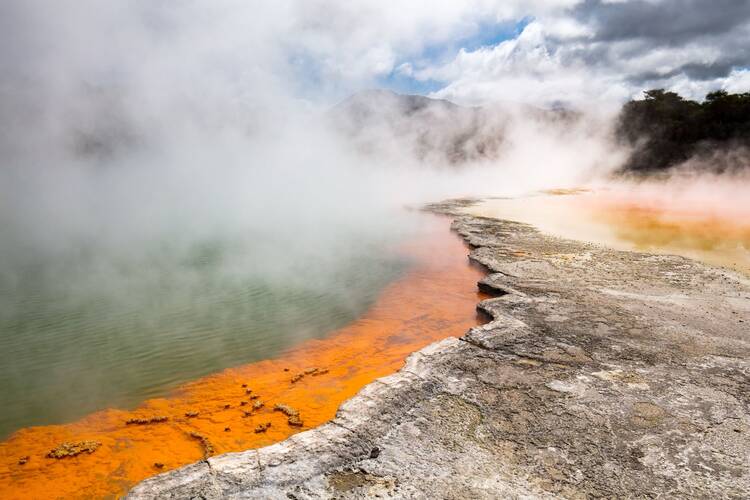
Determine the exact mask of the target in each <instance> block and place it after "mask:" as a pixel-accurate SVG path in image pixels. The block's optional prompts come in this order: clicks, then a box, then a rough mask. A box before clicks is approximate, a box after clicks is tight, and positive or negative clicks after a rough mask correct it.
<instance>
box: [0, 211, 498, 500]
mask: <svg viewBox="0 0 750 500" xmlns="http://www.w3.org/2000/svg"><path fill="white" fill-rule="evenodd" d="M447 224H448V222H447V221H446V220H441V222H440V224H439V227H438V228H436V229H435V230H434V231H431V232H430V233H429V236H427V237H426V238H419V240H418V241H413V242H411V243H410V244H408V245H404V246H403V247H401V249H400V250H399V251H402V252H405V253H406V254H407V255H408V256H410V257H411V258H412V259H413V260H414V265H413V266H412V267H411V268H410V270H409V271H408V272H407V273H406V274H405V275H404V276H403V277H402V278H400V279H399V280H397V281H396V282H394V283H392V284H390V285H389V286H388V287H386V289H385V290H384V291H383V293H382V294H381V296H380V297H379V299H378V300H377V302H376V303H375V304H374V305H373V306H372V307H371V308H370V309H369V310H368V311H367V312H366V313H365V314H364V316H363V317H361V318H360V319H359V320H357V321H355V322H354V323H352V324H350V325H349V326H347V327H345V328H342V329H341V330H338V331H336V332H332V333H331V334H330V335H329V336H327V337H326V338H325V339H321V340H311V341H307V342H305V343H303V344H301V345H299V346H297V347H296V348H294V349H293V350H290V351H289V352H287V353H285V354H284V355H282V356H281V357H279V358H277V359H270V360H267V361H261V362H258V363H253V364H250V365H246V366H240V367H237V368H232V369H227V370H224V371H222V372H220V373H217V374H215V375H212V376H209V377H205V378H202V379H199V380H196V381H194V382H190V383H188V384H185V385H184V386H182V387H181V388H180V389H179V390H177V391H175V392H174V393H173V394H171V395H170V396H169V397H166V398H161V399H152V400H149V401H145V402H144V403H143V404H142V405H141V406H139V407H138V408H136V409H135V410H132V411H125V410H119V409H107V410H103V411H99V412H97V413H94V414H91V415H89V416H87V417H86V418H83V419H81V420H79V421H77V422H73V423H69V424H65V425H50V426H43V427H32V428H26V429H21V430H19V431H17V432H15V433H14V434H13V435H11V436H10V437H9V438H8V439H7V440H6V441H4V442H3V443H0V498H2V499H4V500H7V499H15V498H19V499H20V498H24V499H28V498H101V497H110V498H112V497H117V496H119V495H122V494H123V493H125V492H126V491H127V490H128V489H129V488H130V487H132V486H133V485H134V484H135V483H137V482H138V481H141V480H142V479H145V478H147V477H149V476H153V475H155V474H159V473H161V472H164V471H167V470H170V469H174V468H176V467H180V466H181V465H185V464H188V463H191V462H194V461H196V460H200V459H202V458H203V457H204V456H207V455H213V454H219V453H226V452H230V451H240V450H246V449H249V448H257V447H261V446H266V445H269V444H272V443H275V442H278V441H281V440H283V439H285V438H287V437H289V436H291V435H292V434H295V433H297V432H301V431H304V430H306V429H310V428H311V427H315V426H318V425H320V424H322V423H324V422H326V421H328V420H330V419H331V418H333V416H334V414H335V412H336V409H337V408H338V406H339V405H340V404H341V403H342V402H343V401H345V400H346V399H348V398H350V397H352V396H353V395H355V394H356V393H357V392H358V391H359V390H360V389H361V388H362V387H363V386H365V385H366V384H368V383H370V382H372V381H373V380H375V379H377V378H379V377H382V376H384V375H387V374H390V373H393V372H395V371H397V370H398V369H399V368H400V367H401V366H402V365H403V362H404V359H405V358H406V357H407V356H408V355H409V354H410V353H412V352H414V351H416V350H418V349H420V348H422V347H424V346H426V345H428V344H430V343H432V342H435V341H437V340H440V339H443V338H446V337H449V336H460V335H462V334H463V333H465V332H466V330H467V329H468V328H470V327H471V326H474V325H476V324H477V322H478V319H477V316H476V313H475V306H476V303H477V301H478V300H481V299H482V298H483V297H482V295H481V294H479V293H478V292H477V288H476V281H477V280H478V279H479V278H480V277H481V275H482V272H481V270H479V269H477V268H475V267H472V266H471V265H470V264H469V263H468V260H467V250H466V247H465V246H464V245H463V244H462V242H461V241H460V239H459V238H458V237H457V236H456V235H454V234H451V233H450V232H449V231H448V227H447ZM136 368H137V367H134V369H136ZM53 450H57V451H56V452H53Z"/></svg>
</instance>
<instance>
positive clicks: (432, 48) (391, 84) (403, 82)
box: [377, 16, 533, 95]
mask: <svg viewBox="0 0 750 500" xmlns="http://www.w3.org/2000/svg"><path fill="white" fill-rule="evenodd" d="M532 21H533V17H531V16H527V17H524V18H522V19H519V20H517V21H514V22H505V23H483V24H480V25H479V26H478V28H477V30H476V32H475V33H473V34H472V35H469V36H466V37H462V38H457V39H455V40H446V41H444V42H442V43H439V44H433V45H428V46H426V47H425V48H424V50H422V52H421V53H419V54H417V55H415V56H414V57H412V58H409V59H405V60H402V61H399V62H398V63H397V64H396V68H398V67H399V66H400V65H401V64H404V63H410V64H412V65H413V66H414V67H417V68H418V67H420V66H424V65H429V66H433V65H439V64H442V63H447V62H448V61H450V60H452V59H453V58H454V57H455V56H456V54H458V52H459V51H460V50H461V49H464V50H466V51H468V52H472V51H475V50H477V49H480V48H482V47H494V46H495V45H498V44H500V43H502V42H504V41H506V40H512V39H514V38H516V37H518V35H520V34H521V32H522V31H523V29H524V28H525V27H526V26H527V25H528V24H529V23H530V22H532ZM444 85H445V82H439V81H435V80H425V81H420V80H417V79H415V78H412V77H410V76H407V75H404V74H402V73H399V72H398V71H397V69H394V70H393V71H391V73H390V74H388V75H386V76H384V77H381V78H379V79H378V80H377V86H378V87H381V88H386V89H391V90H393V91H395V92H399V93H403V94H422V95H426V94H429V93H431V92H435V91H437V90H439V89H441V88H442V87H443V86H444Z"/></svg>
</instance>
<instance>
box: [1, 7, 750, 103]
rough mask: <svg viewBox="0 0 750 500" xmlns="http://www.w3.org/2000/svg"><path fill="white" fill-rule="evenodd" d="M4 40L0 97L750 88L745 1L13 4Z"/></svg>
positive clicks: (536, 98) (542, 98) (550, 95)
mask: <svg viewBox="0 0 750 500" xmlns="http://www.w3.org/2000/svg"><path fill="white" fill-rule="evenodd" d="M0 33H1V34H0V39H1V40H2V42H3V43H2V44H0V82H2V83H3V86H4V88H5V89H6V90H7V88H8V87H9V86H12V85H14V84H18V82H19V81H20V82H26V83H28V82H30V81H31V82H34V81H39V80H42V79H44V80H47V81H53V82H54V83H55V84H56V85H57V86H58V88H59V86H60V85H64V84H72V83H73V81H74V80H76V79H77V80H83V81H86V82H88V83H91V84H95V85H96V84H101V83H102V82H105V83H114V84H117V85H127V86H133V85H138V84H147V85H153V81H152V79H150V78H141V77H143V76H144V75H148V74H160V75H164V77H165V78H164V80H165V87H167V88H169V89H171V91H173V92H182V91H184V92H188V93H189V92H196V88H195V87H194V86H193V87H191V88H186V87H187V85H186V84H187V82H190V83H191V84H194V83H195V81H196V78H195V77H196V76H197V75H200V80H201V82H202V84H205V85H206V87H207V88H202V89H200V92H201V93H204V94H206V95H207V96H208V98H209V99H210V97H211V95H212V94H213V95H216V94H222V95H224V94H225V92H226V91H227V90H231V92H233V93H234V94H235V95H237V96H238V98H240V99H242V98H243V97H247V96H249V95H253V96H256V97H257V95H258V92H260V90H259V89H262V91H263V92H264V93H265V94H266V95H264V96H263V99H259V100H260V101H263V100H267V98H268V97H270V96H272V95H273V94H283V95H286V96H289V95H291V96H294V97H295V98H298V99H300V100H301V101H302V102H303V103H324V104H328V105H330V104H331V103H334V102H336V101H337V100H340V99H342V98H344V97H346V96H347V95H349V94H351V93H354V92H356V91H358V90H362V89H365V88H373V87H385V88H390V89H392V90H396V91H399V92H405V93H419V94H424V95H429V96H431V97H438V98H446V99H449V100H452V101H454V102H457V103H459V104H472V105H474V104H483V103H487V102H495V101H513V102H525V103H532V104H538V105H550V104H557V103H563V104H577V103H581V102H586V101H595V102H596V101H606V102H622V101H624V100H626V99H628V98H631V97H633V96H638V95H640V94H641V92H642V91H643V90H644V89H648V88H659V87H663V88H667V89H671V90H674V91H677V92H680V93H681V94H683V95H685V96H686V97H690V98H695V99H701V98H702V97H703V96H704V95H705V94H706V93H707V92H708V91H712V90H716V89H726V90H729V91H734V92H739V91H747V90H750V2H748V1H746V0H713V1H711V2H708V1H705V0H632V1H628V0H544V1H542V0H530V1H529V0H524V1H521V0H452V1H450V2H434V1H426V0H411V1H404V2H383V1H382V0H357V1H348V2H341V1H338V0H336V1H334V0H279V1H277V2H258V1H241V0H216V1H210V2H209V1H192V0H179V1H169V2H167V1H149V0H130V1H119V2H98V1H94V0H76V1H68V0H62V1H55V2H53V1H49V0H24V1H20V0H9V1H5V2H2V5H0ZM206 75H209V76H211V75H213V77H209V78H206ZM170 79H171V80H170ZM139 80H140V81H139ZM23 85H25V84H23ZM158 91H159V89H158V88H153V89H152V92H154V93H155V92H158ZM297 104H298V103H297ZM295 105H296V104H295Z"/></svg>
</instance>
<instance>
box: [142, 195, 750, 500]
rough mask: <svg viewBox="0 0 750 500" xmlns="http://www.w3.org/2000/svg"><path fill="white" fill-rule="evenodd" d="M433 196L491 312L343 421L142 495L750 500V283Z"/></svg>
mask: <svg viewBox="0 0 750 500" xmlns="http://www.w3.org/2000/svg"><path fill="white" fill-rule="evenodd" d="M466 203H467V202H466V201H463V202H447V203H444V204H439V205H433V206H432V207H430V208H431V210H433V211H436V212H442V213H448V214H451V215H454V216H456V217H457V218H456V220H455V222H454V225H453V227H454V229H455V230H456V231H457V232H458V233H459V234H460V235H461V236H463V238H465V240H466V241H467V242H468V244H469V245H470V247H471V248H472V250H471V254H470V258H471V259H472V260H474V261H476V262H479V263H481V264H482V265H484V266H485V267H486V268H487V270H488V274H487V276H486V277H485V278H484V279H482V281H481V282H480V284H479V286H480V288H482V289H483V290H485V291H487V292H490V293H491V294H492V295H494V297H493V298H491V299H488V300H485V301H483V302H481V303H480V304H479V305H478V308H479V309H480V310H482V311H484V312H485V313H487V314H488V316H489V317H490V318H492V320H491V321H490V322H489V323H487V324H485V325H482V326H479V327H476V328H473V329H472V330H470V331H469V332H468V333H467V334H466V335H465V336H464V337H463V338H461V339H455V338H449V339H446V340H443V341H441V342H438V343H435V344H433V345H431V346H429V347H427V348H425V349H423V350H421V351H419V352H416V353H414V354H413V355H411V356H410V357H409V358H408V360H407V362H406V365H405V366H404V368H403V369H402V370H401V371H399V372H397V373H395V374H393V375H391V376H388V377H385V378H382V379H380V380H378V381H376V382H374V383H372V384H370V385H368V386H366V387H365V388H363V389H362V391H361V392H360V393H359V394H358V395H357V396H355V397H354V398H352V399H351V400H349V401H347V402H346V403H344V404H343V405H342V406H341V408H340V409H339V411H338V413H337V416H336V418H335V419H334V420H333V421H331V422H329V423H327V424H325V425H322V426H320V427H318V428H316V429H313V430H310V431H307V432H303V433H300V434H297V435H295V436H293V437H291V438H289V439H287V440H286V441H283V442H281V443H278V444H275V445H273V446H269V447H266V448H261V449H258V450H249V451H246V452H241V453H228V454H225V455H220V456H216V457H212V458H209V459H208V460H205V461H202V462H198V463H195V464H193V465H190V466H187V467H183V468H181V469H177V470H174V471H171V472H167V473H164V474H161V475H159V476H156V477H154V478H151V479H148V480H146V481H144V482H142V483H141V484H139V485H138V486H136V487H135V488H134V489H133V490H132V491H131V492H130V494H129V495H128V498H299V499H304V498H370V497H373V496H380V497H386V498H387V497H395V498H403V497H413V498H498V497H500V498H514V497H533V498H559V497H564V498H589V497H611V498H614V497H617V498H622V497H639V498H642V497H657V496H660V497H664V498H685V497H710V498H737V499H740V498H750V279H748V278H746V277H744V276H742V275H739V274H737V273H734V272H731V271H727V270H724V269H720V268H713V267H709V266H706V265H703V264H701V263H698V262H694V261H691V260H688V259H684V258H682V257H675V256H664V255H658V256H657V255H651V254H643V253H634V252H620V251H614V250H609V249H606V248H602V247H600V246H595V245H590V244H587V243H583V242H577V241H570V240H564V239H558V238H553V237H550V236H546V235H544V234H541V233H540V232H538V231H537V230H536V229H534V228H533V227H531V226H529V225H526V224H520V223H516V222H510V221H500V220H494V219H485V218H478V217H469V216H465V215H462V214H461V211H460V208H461V206H462V205H465V204H466Z"/></svg>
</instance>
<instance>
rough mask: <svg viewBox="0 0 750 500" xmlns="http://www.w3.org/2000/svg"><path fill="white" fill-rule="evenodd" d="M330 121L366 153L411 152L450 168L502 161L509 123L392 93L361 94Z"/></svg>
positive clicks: (480, 111)
mask: <svg viewBox="0 0 750 500" xmlns="http://www.w3.org/2000/svg"><path fill="white" fill-rule="evenodd" d="M330 118H331V119H332V121H333V123H334V126H335V128H336V129H337V130H338V131H339V132H341V133H342V134H344V135H345V136H347V137H348V138H349V139H351V140H352V141H353V143H354V144H355V146H356V147H357V148H358V149H359V150H360V151H361V152H364V153H371V154H375V153H378V152H383V151H388V150H392V151H394V152H399V151H402V152H404V151H406V152H410V153H412V154H413V155H414V156H415V157H416V158H417V159H419V160H421V161H429V162H432V163H438V164H450V165H458V164H461V163H466V162H470V161H477V160H481V159H487V158H493V157H496V156H497V154H498V150H499V149H500V147H501V145H502V144H503V136H504V134H503V131H504V128H505V126H506V125H507V122H508V116H506V115H504V114H502V113H499V112H497V111H491V110H487V109H483V108H474V107H463V106H458V105H456V104H453V103H452V102H449V101H445V100H442V99H431V98H429V97H424V96H419V95H401V94H396V93H395V92H391V91H387V90H368V91H364V92H359V93H357V94H355V95H353V96H351V97H349V98H348V99H346V100H344V101H343V102H341V103H340V104H338V105H337V106H335V107H334V108H333V109H332V110H331V112H330Z"/></svg>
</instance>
